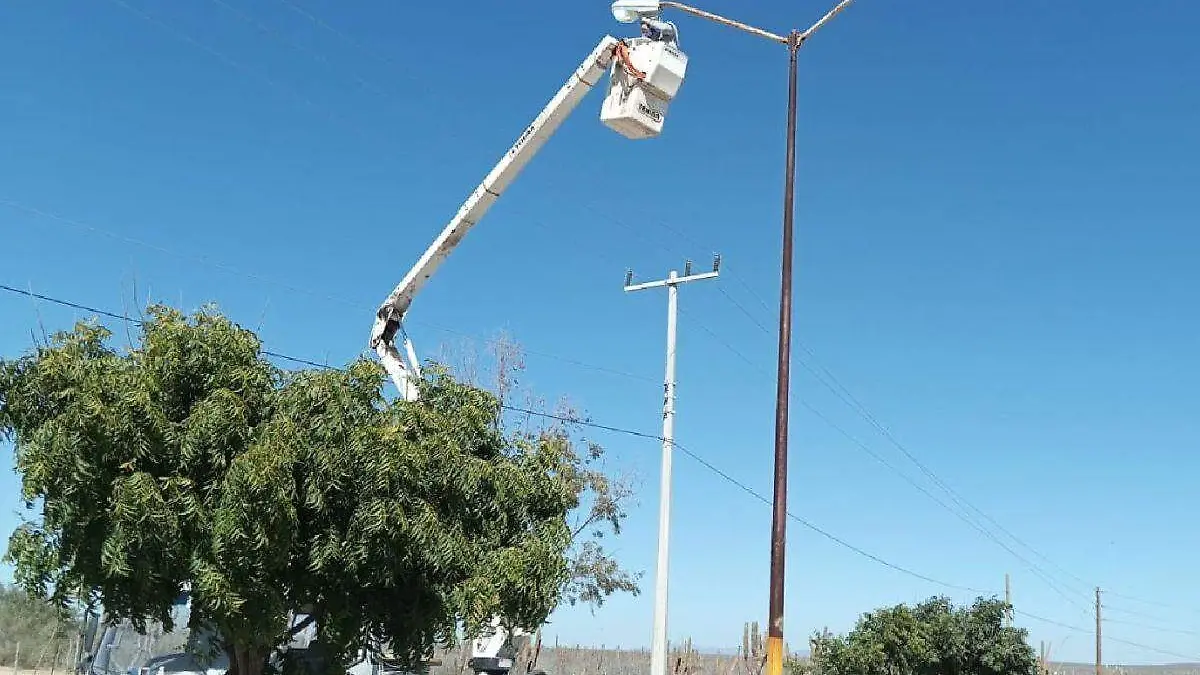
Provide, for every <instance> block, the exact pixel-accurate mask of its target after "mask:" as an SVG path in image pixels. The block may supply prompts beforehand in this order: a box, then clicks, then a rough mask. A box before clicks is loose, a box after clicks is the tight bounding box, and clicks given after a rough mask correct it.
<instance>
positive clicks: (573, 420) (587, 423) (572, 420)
mask: <svg viewBox="0 0 1200 675" xmlns="http://www.w3.org/2000/svg"><path fill="white" fill-rule="evenodd" d="M0 290H4V291H7V292H9V293H15V294H18V295H24V296H27V297H32V298H36V299H38V300H43V301H45V302H50V303H53V304H56V305H61V306H64V307H70V308H74V309H78V310H82V311H86V312H91V313H94V314H97V315H100V316H105V317H108V318H112V319H116V320H119V321H126V322H130V323H134V324H138V325H144V324H145V323H146V322H145V321H144V320H141V319H135V318H133V317H130V316H126V315H123V314H118V313H116V312H110V311H106V310H103V309H99V308H96V307H91V306H88V305H84V304H82V303H77V302H72V301H69V300H63V299H61V298H56V297H52V296H49V295H44V294H41V293H34V292H33V291H27V290H24V289H20V288H15V287H13V286H8V285H4V284H0ZM262 353H263V354H265V355H267V356H271V357H274V358H279V359H284V360H287V361H292V362H295V363H301V364H304V365H308V366H312V367H314V368H320V369H326V370H328V369H333V368H332V367H331V366H329V365H327V364H322V363H317V362H316V361H312V360H310V359H303V358H298V357H294V356H289V355H286V354H281V353H279V352H273V351H267V350H263V352H262ZM501 408H503V409H504V410H507V411H509V412H516V413H521V414H525V415H531V416H534V417H540V418H543V419H551V420H557V421H560V422H565V423H569V424H576V425H579V426H582V427H587V428H591V429H598V430H601V431H607V432H611V433H618V434H624V435H627V436H633V437H636V438H643V439H647V440H655V441H659V442H662V441H664V440H665V439H664V438H663V437H662V436H661V435H658V434H652V433H646V432H642V431H637V430H635V429H628V428H624V427H618V426H613V425H607V424H601V423H598V422H593V421H591V420H588V419H581V418H578V417H572V416H568V415H560V414H555V413H548V412H543V411H538V410H533V409H531V408H524V407H521V406H513V405H508V404H501ZM671 443H672V445H673V446H674V447H675V448H677V449H678V450H679V451H680V452H682V453H683V454H685V455H687V456H688V457H690V458H691V459H693V460H695V461H696V462H698V463H699V464H700V465H701V466H703V467H704V468H706V469H708V470H709V471H711V472H713V473H714V474H716V475H717V476H718V477H720V478H721V479H722V480H724V481H725V482H727V483H729V484H731V485H733V486H734V487H737V488H738V489H740V490H742V491H743V492H745V493H747V494H749V495H750V496H752V497H754V498H755V499H757V500H759V501H761V502H763V503H764V504H767V505H770V503H771V500H770V499H768V498H767V497H765V496H763V495H762V494H761V493H759V492H758V491H756V490H754V488H751V487H750V486H748V485H746V484H745V483H743V482H741V481H739V480H737V479H736V478H734V477H732V476H731V475H729V474H728V473H726V472H725V471H722V470H721V469H720V468H718V467H717V466H716V465H714V464H712V463H711V462H709V461H708V460H706V459H704V458H703V457H702V456H700V455H699V454H697V453H695V452H693V451H691V450H689V449H688V448H686V447H684V446H682V445H680V444H679V443H678V442H675V441H672V442H671ZM788 517H789V518H791V519H792V520H794V521H795V522H797V523H799V524H800V525H802V526H804V527H806V528H808V529H809V530H812V531H813V532H815V533H817V534H819V535H821V536H822V537H824V538H826V539H828V540H830V541H832V542H834V543H836V544H838V545H840V546H842V547H844V548H846V549H848V550H850V551H852V552H854V553H857V554H858V555H860V556H863V557H865V558H867V559H869V560H872V561H874V562H876V563H878V564H880V565H883V566H885V567H888V568H890V569H892V570H895V571H897V572H900V573H902V574H905V575H907V576H910V577H913V578H915V579H919V580H921V581H925V582H928V583H931V584H934V585H937V586H942V587H945V588H951V589H956V590H962V591H967V592H971V593H981V594H987V593H988V591H984V590H981V589H978V588H972V587H970V586H963V585H960V584H953V583H949V582H946V581H941V580H939V579H936V578H934V577H930V576H928V575H924V574H921V573H919V572H916V571H913V570H911V569H908V568H907V567H904V566H901V565H897V564H895V563H892V562H890V561H888V560H885V559H884V558H881V557H879V556H877V555H875V554H873V553H870V552H868V551H866V550H865V549H862V548H860V547H858V546H855V545H854V544H851V543H850V542H848V541H846V540H844V539H842V538H840V537H838V536H836V535H834V534H832V533H830V532H829V531H827V530H825V529H823V528H821V527H819V526H817V525H815V524H813V523H811V522H809V521H807V520H805V519H804V518H801V517H799V516H797V515H796V514H794V513H790V512H789V513H788Z"/></svg>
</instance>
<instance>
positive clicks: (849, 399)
mask: <svg viewBox="0 0 1200 675" xmlns="http://www.w3.org/2000/svg"><path fill="white" fill-rule="evenodd" d="M112 1H113V2H115V3H117V4H118V5H120V6H122V7H124V8H125V9H127V10H129V11H132V12H134V13H136V14H138V15H140V16H142V17H143V18H145V19H147V20H148V21H150V22H152V23H155V24H156V25H158V26H160V27H162V28H164V29H166V30H168V31H169V32H171V33H173V34H175V35H176V36H177V37H179V38H181V39H183V40H185V41H187V42H189V43H190V44H193V45H194V46H196V47H198V48H200V49H202V50H204V51H206V52H208V53H209V54H211V55H212V56H214V57H216V58H218V59H220V60H222V61H223V62H225V63H226V64H228V65H231V66H233V67H236V68H239V69H242V70H246V71H247V72H251V73H255V74H258V75H259V76H260V77H262V78H263V79H264V80H266V81H267V82H268V83H269V84H271V85H272V86H275V87H278V88H282V86H281V85H279V84H278V83H277V82H275V81H274V80H272V79H271V78H270V77H269V76H267V75H265V74H263V73H256V72H255V71H253V70H251V69H249V68H247V67H246V66H244V65H243V64H240V63H238V62H237V61H234V60H233V59H231V58H229V57H228V56H226V55H224V54H222V53H221V52H218V51H216V50H214V49H212V48H211V47H209V46H207V45H205V44H203V43H201V42H199V41H198V40H195V39H194V38H192V37H190V36H188V35H187V34H186V33H183V32H182V31H180V30H178V29H175V28H173V27H171V26H170V25H168V24H166V23H164V22H163V21H161V20H159V19H156V18H155V17H153V16H151V15H149V14H147V13H146V12H144V11H142V10H140V9H138V8H136V7H134V6H132V5H130V4H128V3H127V2H125V1H124V0H112ZM213 1H214V2H216V3H217V4H219V5H222V6H224V7H226V8H227V9H229V10H230V11H233V12H235V13H237V14H238V15H239V16H240V17H241V18H242V19H243V20H246V21H249V22H251V23H253V24H254V25H256V26H258V27H259V29H260V30H262V31H264V32H268V33H269V34H272V35H274V36H276V37H280V36H279V34H278V32H277V31H275V30H274V29H271V28H270V27H268V26H265V25H264V24H262V23H261V22H259V21H257V20H256V19H254V18H253V17H251V16H250V15H248V14H246V13H245V12H242V11H241V10H238V9H237V8H234V7H232V6H230V5H229V4H227V3H225V2H224V1H223V0H213ZM280 1H281V2H284V4H287V5H288V6H290V7H292V8H293V10H295V11H297V12H299V13H301V14H303V15H305V16H307V17H308V18H309V19H310V20H312V21H314V22H315V23H317V24H318V25H320V26H323V27H325V28H326V29H329V30H331V31H333V32H334V33H336V34H338V35H340V36H342V37H343V38H347V39H349V40H350V41H351V42H353V40H352V39H350V38H348V36H346V35H345V34H344V33H341V32H340V31H337V30H336V29H334V28H332V27H331V26H329V25H328V24H327V23H325V22H323V21H322V20H320V19H319V18H318V17H316V16H315V15H313V14H312V13H311V12H308V11H307V10H304V9H303V8H301V7H299V6H297V5H295V4H294V3H292V2H290V1H289V0H280ZM281 39H284V38H281ZM290 44H292V45H293V46H294V47H295V44H294V43H290ZM298 48H300V49H304V48H302V47H298ZM304 50H305V51H309V52H310V53H313V54H314V56H315V57H316V58H318V59H319V60H321V61H322V62H324V63H328V60H327V59H325V58H324V57H323V56H322V55H320V54H319V53H315V52H312V50H307V49H304ZM357 79H359V81H360V84H361V83H363V82H362V81H361V78H357ZM291 93H293V94H295V92H291ZM298 96H299V97H300V98H301V99H302V100H303V101H304V102H305V103H306V104H307V105H309V106H311V107H314V108H315V107H317V106H316V105H315V104H314V103H313V102H312V101H311V100H309V99H307V98H304V97H303V96H302V95H298ZM330 116H331V118H334V117H335V116H334V115H333V114H332V113H330ZM616 222H621V221H619V220H617V221H616ZM659 225H660V226H662V227H664V228H666V229H669V230H670V231H672V232H674V233H676V234H677V235H682V236H686V235H685V234H684V233H682V232H680V231H679V230H678V229H677V228H673V227H670V226H668V225H667V224H665V223H659ZM689 239H690V237H689ZM693 241H694V240H693ZM738 280H739V282H741V283H743V285H746V284H745V282H742V281H741V280H740V279H738ZM746 288H747V289H748V290H750V291H751V292H753V289H752V288H750V287H749V286H748V285H746ZM721 293H722V294H723V295H725V296H726V297H727V298H728V299H729V300H730V301H731V302H732V303H733V304H735V306H737V307H738V308H739V309H740V310H741V311H742V312H743V313H745V314H746V315H747V316H748V317H750V318H751V319H752V320H754V321H755V323H756V324H757V325H759V327H760V328H763V329H764V330H766V328H765V326H763V325H762V324H761V322H758V321H757V320H755V319H754V317H753V315H752V314H751V313H750V312H749V311H748V310H746V308H745V307H744V306H742V305H741V304H740V303H738V302H737V301H736V300H734V299H733V298H732V296H730V295H729V294H728V293H726V292H725V291H724V290H723V289H722V290H721ZM755 297H757V298H758V299H759V301H760V302H762V303H763V305H764V307H766V306H767V305H766V302H765V301H764V300H762V298H761V297H759V296H757V294H755ZM768 309H769V307H768ZM451 332H453V331H451ZM768 332H769V331H768ZM710 333H711V331H710ZM714 336H715V334H714ZM726 346H727V347H728V345H726ZM801 347H802V348H803V349H804V350H805V351H806V352H807V353H808V354H809V356H810V357H814V358H815V355H814V354H813V353H812V351H811V350H810V349H809V348H808V347H806V346H804V345H803V344H801ZM528 353H530V354H535V355H537V352H533V351H529V352H528ZM540 355H542V356H547V357H550V358H556V359H559V360H563V361H564V362H567V363H573V364H575V365H579V366H582V367H588V368H592V369H595V370H598V371H605V372H612V373H615V374H622V375H626V376H633V377H636V378H638V379H643V380H647V381H654V380H653V379H652V378H645V377H642V376H636V375H632V374H630V373H620V372H618V371H613V370H612V369H608V368H604V367H600V366H594V365H591V364H586V363H584V362H581V361H577V360H571V359H561V357H553V356H550V355H546V354H540ZM739 355H740V353H739ZM742 356H743V358H744V355H742ZM279 358H284V359H287V360H291V361H295V362H298V363H304V364H308V365H320V364H315V363H314V362H310V361H305V360H298V359H294V358H291V357H286V356H282V355H279ZM801 365H803V366H804V367H805V368H807V369H809V370H810V372H812V373H813V374H814V376H816V377H817V378H818V380H819V381H821V382H822V384H824V385H825V386H827V387H829V388H830V390H831V391H833V392H834V393H835V395H837V396H838V397H839V398H841V399H842V400H843V402H845V403H846V404H847V405H850V406H851V408H852V409H854V410H855V411H856V412H858V413H859V414H860V415H862V416H863V417H864V419H866V420H867V421H868V422H870V423H871V424H872V425H873V426H875V428H876V429H877V430H878V431H880V433H882V434H883V435H884V436H885V437H887V438H888V439H889V440H890V441H891V442H892V443H893V444H895V445H896V447H897V448H899V449H900V450H901V452H902V453H903V454H905V456H906V457H908V459H909V460H910V461H912V462H913V463H914V464H916V465H917V466H918V467H919V468H920V469H921V470H922V472H923V473H925V474H926V475H927V476H928V477H929V478H930V479H931V480H932V481H933V482H934V483H935V484H937V485H938V486H939V487H941V488H942V489H943V490H944V491H946V493H947V494H948V495H949V496H950V497H951V500H952V501H954V502H955V503H956V504H958V505H959V506H960V507H965V508H968V509H970V510H972V511H974V512H975V513H978V514H979V515H981V516H982V517H983V518H985V519H986V520H987V521H989V522H990V523H991V524H992V525H994V526H995V527H996V528H997V529H999V530H1000V531H1001V532H1002V533H1004V534H1005V535H1007V536H1008V537H1009V538H1011V539H1012V540H1013V541H1015V542H1016V543H1018V544H1019V545H1021V546H1023V547H1025V548H1026V549H1028V550H1030V551H1031V552H1033V553H1034V554H1035V555H1036V556H1038V557H1039V558H1041V559H1042V560H1044V561H1045V562H1047V563H1048V564H1050V565H1052V566H1054V567H1056V568H1057V569H1059V570H1060V571H1061V572H1063V573H1065V574H1066V575H1068V576H1071V577H1073V578H1075V579H1077V580H1079V581H1080V582H1081V583H1085V582H1083V581H1082V579H1080V578H1079V577H1077V576H1075V575H1073V574H1071V573H1070V572H1068V571H1067V570H1065V569H1063V568H1062V567H1060V566H1058V565H1056V564H1055V563H1053V561H1051V560H1050V559H1049V558H1047V557H1046V556H1044V555H1042V554H1041V553H1040V552H1039V551H1038V550H1037V549H1035V548H1033V547H1032V546H1030V545H1029V544H1026V543H1025V542H1024V541H1022V540H1021V539H1019V538H1018V537H1016V536H1015V535H1014V534H1012V533H1011V532H1010V531H1008V530H1007V529H1005V528H1004V527H1003V526H1002V525H1000V524H999V523H998V522H996V521H995V520H994V519H993V518H992V517H991V516H989V515H988V514H987V513H985V512H983V511H982V510H980V509H979V508H978V507H975V506H974V505H973V504H971V503H970V502H969V501H967V500H966V499H965V498H963V497H961V496H960V495H959V494H958V493H957V492H955V491H954V490H953V489H952V488H950V487H949V486H948V485H947V484H945V483H944V482H943V481H942V480H941V479H940V478H939V477H938V476H937V475H936V474H934V473H933V472H932V471H931V470H930V469H928V467H926V466H925V465H924V464H923V463H921V462H920V461H919V460H918V459H917V458H916V457H915V456H914V455H913V454H912V453H911V452H910V451H909V450H908V449H907V448H906V447H905V446H904V445H903V444H901V443H900V442H899V441H898V440H897V439H896V438H895V437H894V436H893V435H892V433H891V432H890V431H889V430H888V429H887V428H886V427H884V426H883V425H882V424H881V423H880V422H878V420H877V419H875V418H874V416H873V415H871V413H870V411H869V410H867V409H866V408H865V406H863V405H862V404H861V402H859V401H858V400H857V399H856V398H855V397H854V396H853V394H851V393H850V392H849V390H848V389H846V388H845V387H844V386H843V385H841V383H840V382H838V381H837V380H836V378H834V376H833V375H832V373H830V372H829V371H828V370H827V369H825V368H824V367H821V370H822V371H824V373H825V375H826V376H828V377H829V378H830V380H831V381H832V382H833V383H834V384H835V385H836V387H835V386H833V385H831V384H830V383H829V382H826V380H825V379H824V378H823V377H821V375H819V374H818V373H817V372H816V370H815V369H813V368H811V367H810V366H809V365H808V364H807V363H805V362H803V361H802V362H801ZM839 388H840V390H841V391H840V392H839V391H838V389H839ZM843 393H844V396H843ZM807 407H809V409H810V410H814V409H813V408H812V407H811V406H807ZM822 417H823V416H822ZM872 454H873V456H874V453H872ZM893 470H894V469H893ZM906 480H909V482H910V483H911V482H912V481H911V480H910V479H908V478H907V477H906ZM913 484H914V485H916V484H915V483H913ZM918 489H921V491H922V492H923V493H925V494H927V495H929V496H930V497H932V495H931V494H930V493H929V492H928V491H927V490H924V489H922V488H918ZM935 501H936V502H937V503H939V504H940V505H942V506H943V508H948V507H946V505H945V504H944V503H943V502H941V501H940V500H937V499H935ZM955 513H956V515H959V517H960V518H962V517H964V516H963V515H962V514H958V512H955ZM968 522H969V521H968ZM976 528H977V529H980V528H979V526H976ZM980 531H981V532H983V533H984V534H985V535H986V536H988V537H989V538H991V539H993V541H996V543H998V544H1000V545H1001V546H1002V547H1004V548H1005V549H1006V550H1008V551H1009V552H1010V553H1011V554H1013V555H1014V556H1015V557H1017V558H1018V559H1019V560H1021V561H1022V562H1025V563H1026V564H1027V565H1029V566H1030V568H1031V570H1033V571H1034V573H1035V574H1037V575H1038V576H1040V577H1042V578H1043V580H1044V581H1046V583H1047V584H1048V585H1050V586H1051V588H1053V589H1054V590H1055V591H1056V592H1058V593H1060V594H1061V595H1063V597H1064V598H1068V599H1069V596H1068V595H1067V594H1065V593H1064V592H1063V591H1061V590H1059V589H1058V588H1057V586H1056V584H1055V583H1054V582H1053V581H1052V580H1051V579H1050V578H1049V575H1047V574H1046V573H1045V572H1044V571H1042V570H1041V569H1040V567H1038V566H1037V565H1035V564H1033V563H1030V562H1028V561H1027V560H1025V559H1024V558H1023V557H1021V556H1020V555H1019V554H1017V553H1015V552H1014V551H1012V549H1011V548H1009V547H1007V546H1006V545H1005V544H1003V543H1002V542H1000V541H999V539H998V538H997V537H995V535H993V534H991V533H990V532H988V531H987V530H986V529H980Z"/></svg>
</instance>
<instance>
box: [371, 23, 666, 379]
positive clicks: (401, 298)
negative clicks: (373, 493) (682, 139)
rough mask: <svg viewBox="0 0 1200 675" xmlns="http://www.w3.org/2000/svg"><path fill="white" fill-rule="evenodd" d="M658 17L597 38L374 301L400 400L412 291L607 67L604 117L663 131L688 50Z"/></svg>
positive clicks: (416, 367)
mask: <svg viewBox="0 0 1200 675" xmlns="http://www.w3.org/2000/svg"><path fill="white" fill-rule="evenodd" d="M658 23H660V22H654V24H647V23H644V24H643V29H642V32H643V36H642V37H638V38H632V39H630V40H618V39H617V38H614V37H612V36H605V37H604V39H602V40H601V41H600V43H599V44H598V45H596V48H595V49H593V50H592V53H591V54H589V55H588V57H587V58H586V59H585V60H584V61H583V63H582V64H580V66H579V67H578V68H576V69H575V72H574V73H573V74H572V75H571V77H570V79H569V80H567V82H566V83H565V84H564V85H563V86H562V88H560V89H559V90H558V93H557V94H555V95H554V98H552V99H551V100H550V102H549V103H548V104H547V105H546V107H545V108H543V109H542V111H541V113H539V114H538V116H537V117H536V118H535V119H534V120H533V123H532V124H530V125H529V126H528V127H527V128H526V129H525V131H524V132H522V133H521V135H520V137H518V138H517V140H516V142H515V143H513V145H512V147H510V148H509V150H508V152H506V153H505V154H504V156H503V157H502V158H501V159H500V161H499V162H498V163H497V164H496V166H495V167H494V168H493V169H492V170H491V172H490V173H489V174H488V175H487V177H486V178H484V180H483V182H482V183H480V184H479V186H478V187H476V188H475V190H474V191H473V192H472V193H471V195H470V196H469V197H467V200H466V201H465V202H463V204H462V206H461V207H459V209H458V213H456V214H455V216H454V218H453V219H452V220H451V221H450V222H449V224H447V225H446V227H445V228H444V229H443V230H442V232H441V234H439V235H438V237H437V239H435V240H434V242H433V244H432V245H431V246H430V247H429V248H428V249H426V251H425V253H424V254H423V255H422V256H421V257H420V259H419V260H418V261H417V263H416V265H414V266H413V268H412V269H411V270H409V272H408V274H406V275H405V276H404V279H403V280H402V281H401V282H400V283H399V284H398V285H397V286H396V288H395V289H394V290H393V291H392V292H391V294H390V295H388V297H387V300H385V301H384V302H383V304H382V305H380V306H379V310H378V312H377V313H376V316H375V324H374V326H373V327H372V329H371V341H370V344H371V348H372V349H374V350H375V352H376V353H377V354H378V355H379V359H380V361H381V362H382V363H383V366H384V368H385V369H386V370H387V372H388V375H389V376H390V377H391V379H392V381H393V382H394V383H395V385H396V387H397V389H399V391H400V395H401V396H402V397H403V398H404V399H405V400H410V401H411V400H415V399H416V398H417V395H418V392H417V386H416V382H417V379H418V378H419V377H420V376H421V372H420V363H419V362H418V360H417V357H416V352H415V350H414V349H413V346H412V342H411V341H410V340H409V339H408V338H407V336H405V337H404V352H405V353H404V354H401V353H400V350H399V349H398V348H397V346H396V334H397V333H398V332H402V330H403V328H402V325H403V321H404V316H405V314H406V313H407V312H408V308H409V306H410V305H411V304H412V301H413V298H414V297H415V296H416V294H417V292H418V291H420V290H421V288H422V287H423V286H424V285H425V282H427V281H428V280H429V279H430V277H432V276H433V274H434V272H436V271H437V269H438V267H440V266H441V264H442V262H443V261H445V259H446V257H447V256H449V255H450V252H451V251H453V250H454V247H455V246H457V245H458V243H459V242H461V241H462V239H463V237H465V236H466V235H467V233H468V232H469V231H470V230H471V228H472V227H474V226H475V225H476V224H477V223H478V222H479V221H480V219H481V218H483V216H484V215H485V214H486V213H487V211H488V209H490V208H491V206H492V204H494V203H495V202H496V200H497V199H498V198H499V197H500V195H501V194H503V193H504V190H505V189H507V188H508V186H509V184H511V183H512V181H513V179H515V178H516V177H517V174H519V173H520V172H521V169H523V168H525V165H526V164H528V163H529V160H530V159H532V158H533V156H534V155H535V154H536V153H537V151H538V150H540V149H541V147H542V145H543V144H545V142H546V141H547V140H548V139H549V138H550V136H551V135H552V134H553V133H554V132H555V131H556V130H557V129H558V127H559V125H561V124H562V122H563V120H565V119H566V117H567V116H568V115H569V114H570V113H571V112H572V111H573V110H574V109H575V107H576V106H577V105H578V104H579V102H580V101H581V100H582V99H583V97H584V96H586V95H587V93H588V92H589V91H591V89H592V87H593V86H595V85H596V83H598V82H599V81H600V79H601V77H603V75H604V74H605V71H606V70H611V76H610V82H609V91H608V95H607V97H606V98H605V101H604V106H603V108H602V110H601V115H600V117H601V120H602V121H603V122H604V123H605V124H607V125H608V126H609V127H610V128H612V129H614V130H615V131H617V132H618V133H620V134H621V135H623V136H625V137H626V138H650V137H653V136H657V135H658V134H659V132H661V130H662V124H663V120H664V118H665V116H666V112H667V105H668V103H669V102H670V100H671V99H672V98H673V97H674V96H675V93H676V91H677V90H678V88H679V85H680V84H681V83H682V81H683V76H684V72H685V70H686V67H687V57H686V56H685V55H684V54H683V52H682V51H680V50H679V48H678V46H677V44H676V38H675V32H674V27H673V26H672V27H671V28H670V30H666V31H664V30H661V29H660V28H659V27H657V24H658Z"/></svg>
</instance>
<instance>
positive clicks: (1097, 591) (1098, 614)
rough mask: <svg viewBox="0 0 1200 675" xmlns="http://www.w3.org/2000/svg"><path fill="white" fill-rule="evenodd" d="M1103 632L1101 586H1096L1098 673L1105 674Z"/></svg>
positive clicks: (1097, 674)
mask: <svg viewBox="0 0 1200 675" xmlns="http://www.w3.org/2000/svg"><path fill="white" fill-rule="evenodd" d="M1102 632H1103V629H1101V627H1100V587H1099V586H1097V587H1096V675H1103V672H1102V671H1103V666H1102V665H1101V663H1103V661H1102V660H1101V659H1102V657H1103V652H1102V651H1101V644H1102V640H1101V635H1102Z"/></svg>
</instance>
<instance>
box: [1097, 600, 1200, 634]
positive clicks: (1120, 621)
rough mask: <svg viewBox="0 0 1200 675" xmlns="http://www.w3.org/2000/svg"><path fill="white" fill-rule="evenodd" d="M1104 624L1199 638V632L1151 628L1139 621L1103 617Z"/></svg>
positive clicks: (1184, 629) (1162, 627)
mask: <svg viewBox="0 0 1200 675" xmlns="http://www.w3.org/2000/svg"><path fill="white" fill-rule="evenodd" d="M1104 609H1105V611H1106V612H1107V611H1108V610H1109V609H1110V608H1109V607H1105V608H1104ZM1104 623H1116V624H1122V625H1125V626H1136V627H1138V628H1144V629H1146V630H1153V631H1158V632H1160V633H1176V634H1179V635H1192V636H1195V637H1200V631H1195V630H1188V629H1186V628H1168V627H1166V626H1153V625H1150V624H1147V623H1141V622H1139V621H1127V620H1125V619H1110V618H1108V617H1104Z"/></svg>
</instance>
